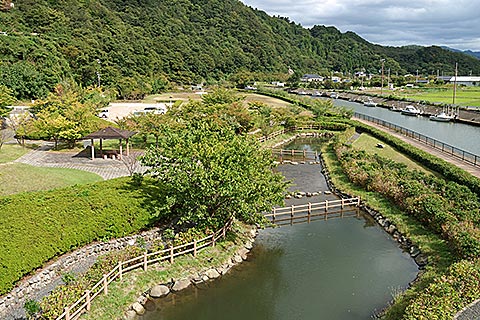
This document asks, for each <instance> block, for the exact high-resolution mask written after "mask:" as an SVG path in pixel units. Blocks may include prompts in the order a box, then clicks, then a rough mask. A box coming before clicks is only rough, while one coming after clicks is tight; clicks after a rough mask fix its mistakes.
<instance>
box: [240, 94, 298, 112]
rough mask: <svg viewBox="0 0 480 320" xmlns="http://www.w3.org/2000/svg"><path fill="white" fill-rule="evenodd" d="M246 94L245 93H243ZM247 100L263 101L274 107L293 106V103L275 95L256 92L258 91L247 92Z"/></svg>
mask: <svg viewBox="0 0 480 320" xmlns="http://www.w3.org/2000/svg"><path fill="white" fill-rule="evenodd" d="M242 94H244V93H242ZM244 95H245V102H247V103H249V102H253V101H257V102H263V103H265V104H266V105H268V106H271V107H273V108H286V107H291V106H292V104H291V103H290V102H287V101H283V100H280V99H277V98H274V97H270V96H266V95H262V94H256V93H245V94H244Z"/></svg>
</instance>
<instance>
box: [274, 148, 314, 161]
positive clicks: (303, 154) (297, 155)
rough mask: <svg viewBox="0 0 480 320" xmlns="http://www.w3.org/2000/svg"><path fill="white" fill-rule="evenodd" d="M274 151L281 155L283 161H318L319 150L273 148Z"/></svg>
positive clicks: (275, 153)
mask: <svg viewBox="0 0 480 320" xmlns="http://www.w3.org/2000/svg"><path fill="white" fill-rule="evenodd" d="M272 153H273V154H274V155H276V156H278V157H279V160H280V162H281V163H283V161H284V160H299V159H301V160H302V161H307V160H313V161H317V159H318V152H317V151H309V150H294V149H290V150H284V149H272Z"/></svg>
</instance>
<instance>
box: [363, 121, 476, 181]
mask: <svg viewBox="0 0 480 320" xmlns="http://www.w3.org/2000/svg"><path fill="white" fill-rule="evenodd" d="M355 120H356V121H358V122H362V123H365V124H367V125H369V126H371V127H374V128H376V129H379V130H382V131H384V132H388V133H389V134H391V135H392V136H395V137H397V138H399V139H400V140H402V141H405V142H407V143H409V144H411V145H413V146H415V147H417V148H418V149H421V150H424V151H426V152H428V153H430V154H432V155H434V156H436V157H438V158H440V159H443V160H445V161H447V162H450V163H451V164H453V165H455V166H457V167H459V168H462V169H463V170H465V171H467V172H469V173H471V174H472V175H474V176H476V177H477V178H480V167H478V166H474V165H473V164H470V163H468V162H466V161H462V160H461V159H459V158H457V157H454V156H452V155H450V154H448V153H446V152H442V151H441V150H439V149H435V148H433V147H431V146H429V145H427V144H425V143H423V142H420V141H418V140H415V139H412V138H410V137H406V136H404V135H402V134H400V133H398V132H397V131H394V130H391V129H388V128H386V127H383V126H381V125H378V124H376V123H373V122H369V121H366V120H362V119H358V118H355Z"/></svg>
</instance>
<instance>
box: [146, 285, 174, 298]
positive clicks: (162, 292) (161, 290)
mask: <svg viewBox="0 0 480 320" xmlns="http://www.w3.org/2000/svg"><path fill="white" fill-rule="evenodd" d="M169 293H170V289H169V288H168V287H167V286H164V285H156V286H154V287H153V288H152V289H151V290H150V297H152V298H155V299H157V298H162V297H165V296H166V295H167V294H169Z"/></svg>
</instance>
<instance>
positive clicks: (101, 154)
mask: <svg viewBox="0 0 480 320" xmlns="http://www.w3.org/2000/svg"><path fill="white" fill-rule="evenodd" d="M100 157H101V158H103V139H102V138H100Z"/></svg>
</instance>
